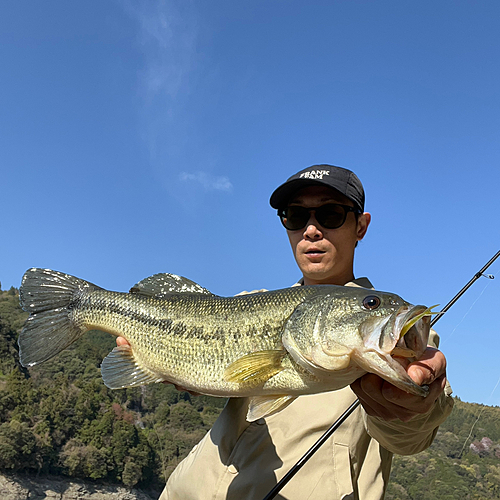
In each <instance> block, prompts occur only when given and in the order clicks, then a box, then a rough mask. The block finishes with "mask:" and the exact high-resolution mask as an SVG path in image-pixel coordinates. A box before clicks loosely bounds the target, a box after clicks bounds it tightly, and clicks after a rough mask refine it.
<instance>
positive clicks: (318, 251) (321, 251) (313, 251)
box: [306, 248, 326, 255]
mask: <svg viewBox="0 0 500 500" xmlns="http://www.w3.org/2000/svg"><path fill="white" fill-rule="evenodd" d="M324 253H326V252H323V250H318V249H316V248H314V249H312V250H308V251H307V252H306V255H321V254H324Z"/></svg>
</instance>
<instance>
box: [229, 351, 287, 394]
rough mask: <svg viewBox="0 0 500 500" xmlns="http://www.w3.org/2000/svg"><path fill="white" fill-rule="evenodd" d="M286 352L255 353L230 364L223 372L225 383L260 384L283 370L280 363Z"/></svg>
mask: <svg viewBox="0 0 500 500" xmlns="http://www.w3.org/2000/svg"><path fill="white" fill-rule="evenodd" d="M285 354H286V351H284V350H281V349H279V350H278V349H274V350H267V351H256V352H252V353H250V354H246V355H245V356H242V357H241V358H239V359H237V360H236V361H234V362H233V363H231V364H230V365H229V366H228V367H227V368H226V370H225V371H224V380H226V381H227V382H237V383H239V384H243V383H248V382H251V383H254V384H255V385H258V384H261V383H264V382H266V381H267V380H269V379H270V378H271V377H273V376H274V375H276V374H277V373H279V372H280V371H281V370H283V366H282V365H281V361H282V360H283V357H284V356H285Z"/></svg>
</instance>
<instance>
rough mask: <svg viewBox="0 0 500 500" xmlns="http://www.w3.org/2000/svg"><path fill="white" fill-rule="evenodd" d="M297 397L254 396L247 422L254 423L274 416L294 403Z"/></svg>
mask: <svg viewBox="0 0 500 500" xmlns="http://www.w3.org/2000/svg"><path fill="white" fill-rule="evenodd" d="M295 399H297V396H290V395H289V394H287V395H285V396H254V397H253V398H250V403H249V405H248V412H247V421H248V422H254V421H255V420H258V419H259V418H263V417H268V416H269V415H273V414H274V413H277V412H279V411H281V410H283V409H284V408H286V407H287V406H288V405H289V404H290V403H292V402H293V401H294V400H295Z"/></svg>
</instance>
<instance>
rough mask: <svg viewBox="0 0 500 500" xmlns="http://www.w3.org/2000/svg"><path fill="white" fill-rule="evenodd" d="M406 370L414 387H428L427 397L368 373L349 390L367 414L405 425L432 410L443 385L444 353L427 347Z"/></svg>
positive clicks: (444, 371) (444, 372)
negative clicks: (411, 392)
mask: <svg viewBox="0 0 500 500" xmlns="http://www.w3.org/2000/svg"><path fill="white" fill-rule="evenodd" d="M398 361H399V360H398ZM402 361H403V360H402ZM402 364H403V366H405V364H406V363H404V361H403V362H402ZM405 368H406V370H407V372H408V375H409V376H410V377H411V378H412V380H413V381H414V382H415V383H416V384H418V385H424V384H426V385H428V386H429V394H428V396H427V397H425V398H424V397H420V396H414V395H413V394H408V393H406V392H404V391H402V390H401V389H398V388H397V387H395V386H393V385H392V384H390V383H389V382H386V381H384V380H383V379H381V378H380V377H378V376H377V375H374V374H367V375H364V376H363V377H361V378H359V379H358V380H356V381H355V382H354V383H353V384H351V388H352V390H353V391H354V393H355V394H356V395H357V396H358V398H359V400H360V402H361V404H362V405H363V408H364V409H365V411H366V412H367V413H368V415H370V416H375V417H379V418H382V419H384V420H387V421H390V420H395V419H399V420H402V421H403V422H406V421H408V420H410V419H411V418H413V417H414V416H416V415H418V414H423V413H427V412H429V411H430V410H431V408H432V407H433V406H434V403H435V402H436V400H437V399H438V398H439V395H440V394H441V393H442V392H443V390H444V388H445V385H446V358H445V357H444V355H443V353H441V352H440V351H439V350H437V349H434V348H432V347H428V348H427V349H426V351H425V352H424V354H423V355H422V357H421V358H420V359H419V360H418V361H414V362H413V363H410V364H407V366H405Z"/></svg>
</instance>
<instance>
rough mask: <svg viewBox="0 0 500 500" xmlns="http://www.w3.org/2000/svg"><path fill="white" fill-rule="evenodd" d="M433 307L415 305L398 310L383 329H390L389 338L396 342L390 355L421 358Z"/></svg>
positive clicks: (427, 337)
mask: <svg viewBox="0 0 500 500" xmlns="http://www.w3.org/2000/svg"><path fill="white" fill-rule="evenodd" d="M433 307H436V306H432V307H426V306H422V305H417V306H411V307H409V306H402V307H400V308H399V310H398V311H397V312H396V313H395V314H394V315H393V317H391V319H390V320H389V321H388V323H387V324H386V326H385V328H384V330H385V329H386V328H390V329H391V330H392V332H391V335H390V336H391V337H392V338H393V340H396V344H395V346H394V348H393V349H392V351H391V354H393V355H395V356H403V357H414V358H416V359H418V358H419V357H420V356H422V354H423V353H424V351H425V349H426V348H427V341H428V340H429V332H430V324H431V316H432V314H436V313H433V312H432V311H431V309H432V308H433ZM391 320H392V321H391Z"/></svg>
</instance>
